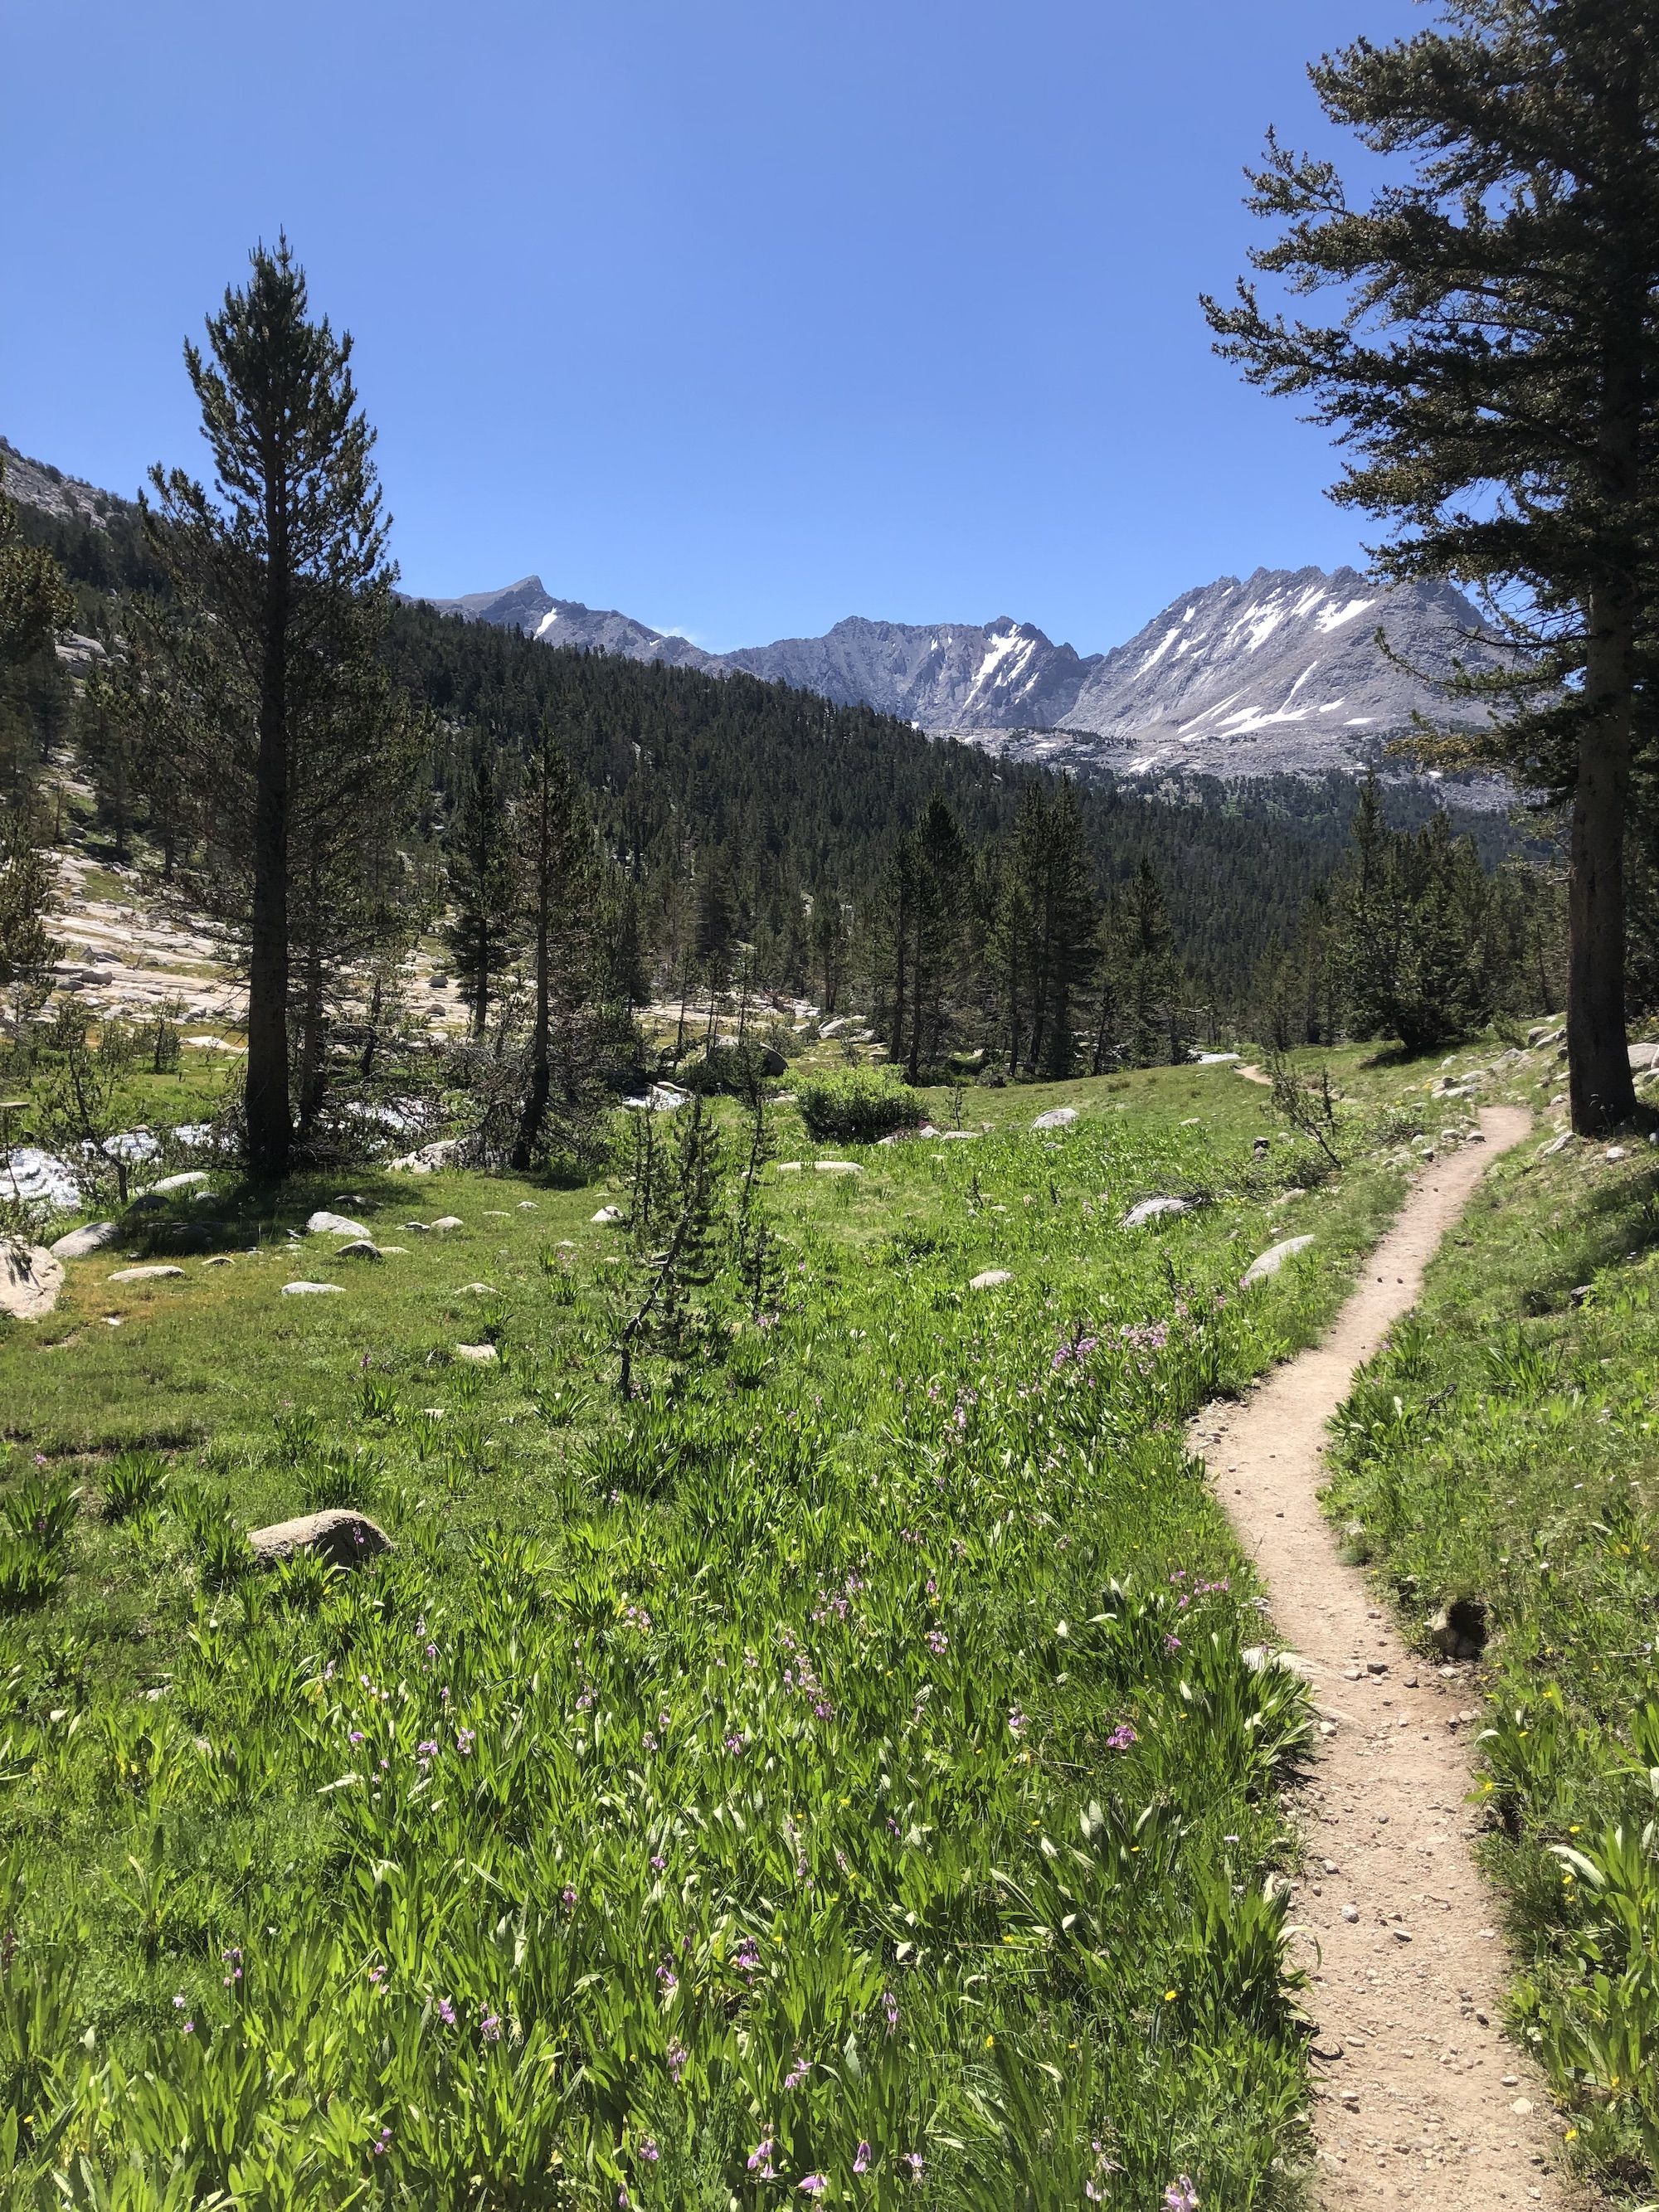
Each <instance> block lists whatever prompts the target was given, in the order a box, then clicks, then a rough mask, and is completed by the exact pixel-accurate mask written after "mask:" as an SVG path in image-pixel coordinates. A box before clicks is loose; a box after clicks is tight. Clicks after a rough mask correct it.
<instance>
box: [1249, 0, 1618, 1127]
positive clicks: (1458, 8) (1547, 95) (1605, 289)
mask: <svg viewBox="0 0 1659 2212" xmlns="http://www.w3.org/2000/svg"><path fill="white" fill-rule="evenodd" d="M1311 76H1312V79H1313V83H1314V86H1315V89H1316V92H1317V93H1318V94H1319V97H1320V100H1321V102H1322V105H1323V106H1324V108H1325V111H1326V112H1327V114H1328V116H1330V118H1332V119H1333V120H1334V121H1335V122H1338V123H1340V124H1343V125H1346V126H1348V127H1349V128H1351V129H1352V130H1353V131H1355V132H1356V133H1357V134H1358V137H1360V138H1361V140H1362V141H1363V142H1364V144H1365V145H1366V146H1367V148H1368V149H1370V150H1371V151H1373V152H1379V153H1383V154H1393V155H1403V156H1404V157H1406V158H1407V160H1408V161H1411V162H1412V163H1413V170H1412V172H1411V173H1408V174H1405V175H1401V176H1397V177H1395V178H1393V179H1390V180H1389V183H1388V185H1387V186H1386V187H1385V188H1384V189H1383V191H1381V192H1379V194H1378V195H1377V196H1376V198H1375V199H1374V200H1372V201H1371V203H1370V204H1369V205H1351V204H1350V203H1349V202H1348V200H1347V198H1346V196H1345V194H1344V191H1343V189H1342V185H1341V183H1340V179H1339V178H1338V175H1337V173H1336V170H1335V168H1334V166H1333V164H1332V163H1331V162H1329V161H1326V160H1322V159H1316V158H1312V157H1304V156H1297V155H1293V154H1291V153H1290V152H1288V151H1287V150H1285V149H1282V148H1280V147H1279V146H1278V145H1277V144H1276V143H1273V142H1272V141H1271V140H1270V142H1269V147H1268V153H1267V161H1266V163H1265V166H1264V167H1262V169H1261V171H1260V172H1259V173H1257V174H1256V175H1255V177H1254V179H1253V184H1254V187H1255V190H1254V198H1253V205H1254V207H1255V210H1256V211H1257V212H1258V213H1260V214H1261V215H1263V216H1267V217H1269V218H1272V219H1274V220H1276V221H1278V222H1281V223H1282V224H1283V226H1284V228H1283V231H1282V234H1281V236H1280V238H1279V241H1278V242H1277V243H1276V244H1275V245H1273V246H1271V247H1269V248H1267V250H1266V251H1264V252H1260V253H1258V254H1256V255H1255V257H1254V258H1255V264H1256V265H1257V266H1258V267H1259V268H1261V269H1262V270H1267V271H1268V272H1269V273H1271V274H1274V275H1279V276H1285V277H1288V278H1289V279H1290V281H1291V284H1292V286H1293V287H1294V288H1295V289H1297V290H1298V291H1301V292H1304V293H1308V292H1312V291H1314V290H1316V289H1319V288H1321V287H1324V286H1336V287H1339V288H1340V289H1341V291H1342V293H1343V295H1344V307H1343V313H1342V317H1341V319H1340V320H1339V321H1337V322H1335V323H1334V324H1330V325H1325V326H1319V325H1311V324H1309V323H1305V322H1302V321H1300V320H1286V319H1285V318H1284V317H1282V316H1279V315H1276V314H1270V313H1267V312H1265V311H1264V310H1263V308H1262V307H1261V306H1260V305H1259V303H1258V301H1257V299H1256V297H1255V292H1254V290H1253V289H1252V288H1250V287H1249V286H1248V285H1241V287H1240V290H1239V297H1238V301H1237V304H1236V305H1234V306H1232V307H1226V308H1223V307H1219V306H1218V305H1217V303H1216V302H1214V301H1206V310H1207V312H1208V313H1209V315H1210V319H1211V322H1212V326H1213V328H1214V329H1215V331H1217V333H1218V337H1219V340H1220V347H1221V350H1222V351H1223V352H1224V353H1225V354H1227V355H1229V356H1231V357H1232V358H1233V359H1235V360H1237V361H1238V362H1241V363H1242V364H1243V368H1244V369H1245V373H1246V374H1247V375H1248V376H1249V378H1250V380H1252V381H1253V382H1255V383H1257V384H1260V385H1262V386H1266V387H1267V389H1268V390H1270V391H1273V392H1280V393H1290V394H1294V395H1296V396H1297V397H1299V398H1303V399H1304V400H1305V401H1307V402H1308V403H1309V404H1310V411H1311V413H1312V414H1313V416H1314V418H1315V419H1316V420H1317V421H1320V422H1325V423H1328V424H1331V425H1334V426H1336V427H1337V428H1338V430H1339V434H1340V437H1341V439H1342V441H1343V442H1344V443H1345V444H1346V447H1348V449H1349V454H1350V459H1349V461H1348V464H1347V468H1346V474H1345V477H1344V478H1343V481H1342V483H1340V485H1339V486H1338V487H1337V489H1336V492H1335V494H1334V496H1335V497H1336V498H1337V499H1339V500H1340V501H1343V502H1345V503H1346V504H1348V505H1351V506H1357V507H1363V508H1364V509H1366V510H1367V511H1369V512H1370V513H1373V514H1376V515H1377V516H1379V517H1380V518H1382V519H1383V520H1384V521H1385V522H1386V523H1387V524H1388V525H1389V527H1390V528H1391V530H1392V531H1393V532H1394V536H1393V538H1392V540H1391V542H1390V543H1389V544H1388V545H1387V546H1386V547H1385V548H1384V549H1383V552H1382V553H1381V555H1380V556H1379V567H1380V568H1381V569H1382V571H1383V574H1387V575H1390V576H1395V577H1410V576H1437V575H1449V576H1451V577H1454V578H1455V579H1456V580H1459V581H1461V582H1463V583H1465V584H1467V585H1469V586H1473V587H1474V588H1476V589H1477V590H1479V591H1480V592H1483V593H1484V594H1485V595H1486V603H1487V605H1488V607H1489V609H1490V610H1491V611H1492V614H1493V617H1494V618H1495V619H1497V620H1498V622H1499V623H1500V624H1505V625H1506V626H1507V628H1508V630H1509V634H1510V636H1511V637H1512V638H1513V639H1515V640H1516V641H1517V642H1518V643H1520V644H1522V645H1524V646H1527V647H1531V648H1532V652H1531V654H1530V657H1529V660H1528V665H1527V667H1526V668H1525V670H1524V671H1522V674H1523V675H1524V676H1525V677H1526V678H1528V679H1530V682H1531V684H1532V686H1533V688H1532V689H1531V690H1530V693H1528V690H1525V689H1516V690H1514V691H1513V692H1512V693H1511V695H1510V696H1509V697H1508V699H1507V700H1506V701H1504V700H1502V699H1500V702H1499V704H1500V712H1499V713H1498V717H1497V720H1496V722H1495V724H1494V726H1493V728H1492V732H1490V735H1489V737H1488V738H1487V739H1486V742H1485V743H1484V744H1479V745H1471V744H1469V743H1468V741H1463V742H1462V744H1461V747H1460V750H1461V753H1462V757H1470V756H1471V754H1474V753H1481V754H1484V755H1485V756H1486V757H1488V758H1491V759H1492V760H1495V761H1498V762H1500V763H1503V764H1504V765H1506V766H1507V767H1508V768H1509V769H1510V770H1511V772H1513V773H1514V774H1515V775H1516V780H1517V781H1519V782H1520V783H1521V784H1522V786H1523V787H1531V788H1534V789H1538V788H1541V789H1544V790H1547V791H1548V792H1550V793H1553V795H1555V796H1556V797H1558V798H1559V799H1563V800H1564V801H1565V803H1566V804H1567V805H1568V806H1569V807H1570V809H1571V832H1570V837H1571V850H1570V861H1569V881H1568V908H1569V923H1570V951H1569V972H1568V985H1567V1044H1568V1066H1569V1091H1570V1095H1571V1111H1572V1125H1573V1127H1574V1128H1575V1129H1576V1130H1577V1132H1578V1133H1580V1134H1581V1135H1593V1134H1595V1133H1599V1132H1600V1131H1601V1130H1603V1129H1605V1128H1607V1127H1610V1126H1611V1125H1613V1124H1614V1123H1617V1122H1619V1121H1622V1120H1624V1119H1625V1118H1626V1117H1627V1116H1628V1115H1629V1114H1630V1112H1631V1111H1632V1104H1633V1092H1632V1081H1631V1072H1630V1066H1629V1061H1628V1056H1627V1053H1626V1041H1625V961H1626V914H1625V897H1624V869H1623V858H1624V855H1623V846H1624V839H1625V834H1626V819H1627V816H1628V813H1629V811H1630V805H1631V797H1632V773H1633V770H1634V769H1637V768H1638V767H1639V766H1641V765H1642V763H1643V759H1644V756H1650V755H1651V754H1652V752H1653V750H1654V748H1655V744H1656V738H1659V732H1656V727H1655V720H1654V715H1653V711H1652V709H1651V708H1650V705H1649V703H1648V702H1649V699H1650V694H1651V688H1652V678H1653V675H1654V674H1655V672H1656V669H1659V605H1656V600H1655V597H1654V578H1655V576H1656V574H1659V562H1656V554H1659V543H1656V523H1659V477H1656V467H1655V463H1656V449H1655V425H1656V422H1659V405H1656V399H1659V41H1656V40H1655V38H1654V36H1653V17H1652V8H1651V6H1650V0H1449V4H1448V7H1447V20H1446V21H1445V24H1444V27H1440V28H1436V29H1433V30H1428V31H1424V32H1420V33H1419V34H1418V35H1417V36H1416V37H1415V38H1413V39H1410V40H1404V41H1401V42H1399V43H1396V44H1395V45H1392V46H1383V47H1378V46H1372V45H1371V44H1370V42H1369V41H1365V40H1361V41H1360V42H1358V44H1357V45H1355V46H1351V47H1349V48H1347V49H1346V50H1345V51H1343V52H1340V53H1338V54H1336V55H1334V56H1329V57H1327V58H1325V59H1324V60H1322V61H1321V62H1319V63H1318V64H1316V65H1315V67H1314V69H1313V70H1312V71H1311ZM1517 603H1520V604H1522V605H1525V606H1526V607H1527V608H1528V616H1527V618H1526V621H1525V622H1524V623H1522V622H1519V621H1515V620H1512V619H1508V618H1507V617H1505V614H1504V609H1505V606H1508V607H1510V608H1513V606H1514V605H1516V604H1517ZM1463 688H1464V690H1466V691H1468V692H1477V691H1479V690H1480V689H1481V687H1480V686H1479V685H1476V684H1472V683H1466V684H1465V685H1464V687H1463ZM1487 688H1488V689H1491V688H1492V687H1487ZM1441 751H1442V757H1447V749H1446V748H1444V747H1443V748H1442V749H1441Z"/></svg>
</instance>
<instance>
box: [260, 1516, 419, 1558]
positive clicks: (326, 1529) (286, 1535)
mask: <svg viewBox="0 0 1659 2212" xmlns="http://www.w3.org/2000/svg"><path fill="white" fill-rule="evenodd" d="M247 1541H248V1549H249V1550H250V1551H251V1552H252V1554H253V1560H254V1565H256V1566H261V1567H268V1566H271V1565H275V1563H276V1561H277V1560H278V1559H292V1558H293V1557H294V1554H295V1553H296V1552H314V1553H316V1554H317V1556H318V1557H319V1559H326V1560H327V1561H328V1562H329V1563H330V1565H332V1566H336V1567H357V1566H361V1565H362V1564H363V1562H364V1560H366V1559H373V1558H374V1556H375V1554H376V1553H380V1552H389V1551H390V1550H391V1549H392V1539H391V1537H390V1536H388V1535H387V1534H386V1530H385V1529H384V1528H380V1527H379V1526H378V1524H377V1523H376V1522H373V1521H371V1520H370V1519H369V1518H368V1515H367V1514H364V1513H350V1512H347V1511H345V1510H341V1509H337V1510H333V1511H331V1512H327V1513H301V1515H300V1516H298V1518H297V1519H295V1520H293V1521H276V1522H272V1523H271V1525H270V1528H251V1529H250V1530H249V1531H248V1539H247Z"/></svg>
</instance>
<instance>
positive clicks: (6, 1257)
mask: <svg viewBox="0 0 1659 2212" xmlns="http://www.w3.org/2000/svg"><path fill="white" fill-rule="evenodd" d="M63 1287H64V1263H63V1261H61V1260H58V1259H54V1258H53V1256H52V1254H51V1253H50V1252H48V1251H47V1250H46V1247H45V1245H43V1244H21V1243H17V1242H16V1241H15V1239H14V1238H12V1237H5V1238H3V1239H0V1313H3V1314H9V1315H10V1316H11V1317H12V1319H13V1320H14V1321H40V1320H42V1319H44V1317H45V1316H46V1315H47V1314H49V1313H50V1312H51V1311H52V1308H53V1307H54V1306H55V1305H56V1304H57V1303H58V1292H59V1291H61V1290H62V1289H63Z"/></svg>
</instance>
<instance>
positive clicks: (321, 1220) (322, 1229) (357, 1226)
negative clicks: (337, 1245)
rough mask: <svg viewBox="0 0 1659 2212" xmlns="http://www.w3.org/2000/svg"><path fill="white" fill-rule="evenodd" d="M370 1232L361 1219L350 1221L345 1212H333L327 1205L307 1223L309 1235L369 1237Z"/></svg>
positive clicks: (307, 1233)
mask: <svg viewBox="0 0 1659 2212" xmlns="http://www.w3.org/2000/svg"><path fill="white" fill-rule="evenodd" d="M306 1235H307V1237H367V1236H368V1230H367V1229H365V1228H364V1226H363V1225H362V1222H361V1221H348V1220H347V1218H346V1217H345V1215H344V1214H343V1213H331V1212H329V1211H328V1210H327V1208H326V1207H325V1208H323V1210H322V1211H321V1212H317V1213H313V1215H312V1217H311V1218H310V1220H309V1221H307V1224H306Z"/></svg>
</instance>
